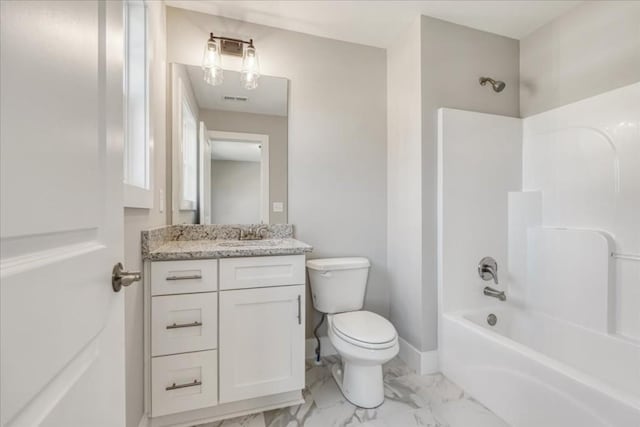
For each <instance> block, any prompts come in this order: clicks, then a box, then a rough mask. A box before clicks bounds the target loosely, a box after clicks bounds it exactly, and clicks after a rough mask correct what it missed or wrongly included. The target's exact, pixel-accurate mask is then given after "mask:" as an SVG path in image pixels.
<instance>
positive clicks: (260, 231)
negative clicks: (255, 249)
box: [239, 225, 268, 240]
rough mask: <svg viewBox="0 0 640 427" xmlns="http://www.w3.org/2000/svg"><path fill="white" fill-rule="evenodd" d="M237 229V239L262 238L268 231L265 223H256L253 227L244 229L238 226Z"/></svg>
mask: <svg viewBox="0 0 640 427" xmlns="http://www.w3.org/2000/svg"><path fill="white" fill-rule="evenodd" d="M239 230H240V237H239V240H262V239H264V238H265V236H266V234H267V233H268V229H267V226H266V225H256V226H255V227H252V226H250V227H249V229H248V230H246V231H245V230H244V229H243V228H240V229H239Z"/></svg>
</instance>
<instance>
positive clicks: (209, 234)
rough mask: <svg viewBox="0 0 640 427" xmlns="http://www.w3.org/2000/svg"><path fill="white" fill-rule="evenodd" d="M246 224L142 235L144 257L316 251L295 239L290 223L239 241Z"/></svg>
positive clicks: (183, 227) (175, 227)
mask: <svg viewBox="0 0 640 427" xmlns="http://www.w3.org/2000/svg"><path fill="white" fill-rule="evenodd" d="M251 227H255V225H253V224H244V225H170V226H165V227H158V228H155V229H151V230H146V231H143V232H142V258H143V259H144V260H147V261H174V260H189V259H207V258H227V257H249V256H269V255H300V254H304V253H306V252H311V251H312V250H313V248H312V247H311V246H310V245H308V244H306V243H303V242H301V241H299V240H296V239H294V238H293V227H292V226H291V225H288V224H276V225H268V226H266V233H265V235H264V238H263V239H262V240H239V239H238V237H239V236H238V235H239V232H240V230H241V229H242V230H246V229H249V228H251Z"/></svg>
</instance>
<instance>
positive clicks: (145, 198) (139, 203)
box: [123, 183, 153, 209]
mask: <svg viewBox="0 0 640 427" xmlns="http://www.w3.org/2000/svg"><path fill="white" fill-rule="evenodd" d="M123 190H124V191H123V196H124V207H125V208H140V209H152V208H153V190H151V189H146V188H141V187H136V186H135V185H129V184H126V183H125V184H124V188H123Z"/></svg>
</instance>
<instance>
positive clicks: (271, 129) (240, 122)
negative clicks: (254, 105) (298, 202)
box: [200, 109, 288, 224]
mask: <svg viewBox="0 0 640 427" xmlns="http://www.w3.org/2000/svg"><path fill="white" fill-rule="evenodd" d="M200 120H202V121H204V123H205V125H206V126H207V129H209V130H210V131H211V130H217V131H224V132H240V133H259V134H263V135H269V209H271V212H270V213H269V222H271V223H272V224H286V223H287V208H288V206H287V205H288V203H287V187H288V186H287V176H288V174H287V138H288V135H287V133H288V119H287V117H282V116H272V115H268V114H251V113H238V112H234V111H221V110H205V109H201V110H200ZM273 202H282V203H284V212H273ZM258 222H259V221H258Z"/></svg>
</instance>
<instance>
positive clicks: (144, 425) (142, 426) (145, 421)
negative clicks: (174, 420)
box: [138, 414, 149, 427]
mask: <svg viewBox="0 0 640 427" xmlns="http://www.w3.org/2000/svg"><path fill="white" fill-rule="evenodd" d="M148 426H149V418H147V414H142V418H140V422H139V423H138V427H148Z"/></svg>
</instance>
